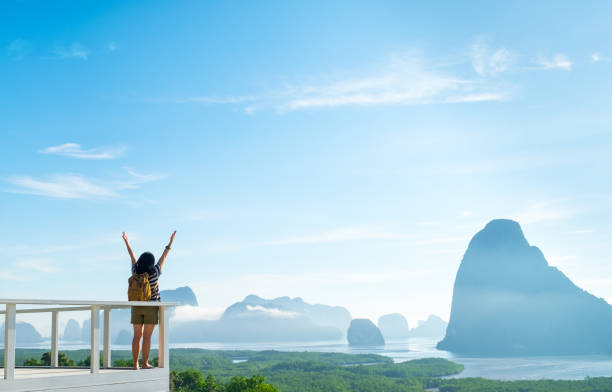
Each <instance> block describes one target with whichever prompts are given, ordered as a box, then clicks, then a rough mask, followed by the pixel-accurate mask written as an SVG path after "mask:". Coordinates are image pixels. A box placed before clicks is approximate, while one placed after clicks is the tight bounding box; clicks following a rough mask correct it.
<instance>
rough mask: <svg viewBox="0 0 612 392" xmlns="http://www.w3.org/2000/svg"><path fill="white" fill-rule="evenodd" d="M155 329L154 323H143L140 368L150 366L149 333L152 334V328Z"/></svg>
mask: <svg viewBox="0 0 612 392" xmlns="http://www.w3.org/2000/svg"><path fill="white" fill-rule="evenodd" d="M154 329H155V324H145V325H144V333H143V335H142V368H143V369H148V368H150V367H151V365H149V352H150V351H151V335H153V330H154Z"/></svg>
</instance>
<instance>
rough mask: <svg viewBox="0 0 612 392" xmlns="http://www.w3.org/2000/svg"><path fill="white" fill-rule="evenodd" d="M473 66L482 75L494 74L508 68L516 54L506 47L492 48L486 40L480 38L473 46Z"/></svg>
mask: <svg viewBox="0 0 612 392" xmlns="http://www.w3.org/2000/svg"><path fill="white" fill-rule="evenodd" d="M471 58H472V67H473V68H474V71H476V73H477V74H478V75H480V76H487V75H494V74H497V73H500V72H503V71H506V70H508V68H510V66H511V65H512V63H513V61H514V56H513V55H512V53H510V51H509V50H508V49H506V48H500V49H497V50H493V49H490V48H489V46H488V45H487V43H486V42H485V41H484V40H479V41H478V42H477V43H475V44H474V45H472V48H471Z"/></svg>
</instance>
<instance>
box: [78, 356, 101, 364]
mask: <svg viewBox="0 0 612 392" xmlns="http://www.w3.org/2000/svg"><path fill="white" fill-rule="evenodd" d="M77 366H83V367H89V366H91V355H88V356H87V357H86V358H84V359H82V360H80V361H79V362H78V363H77ZM100 366H102V353H100Z"/></svg>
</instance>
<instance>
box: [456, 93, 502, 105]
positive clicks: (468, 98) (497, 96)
mask: <svg viewBox="0 0 612 392" xmlns="http://www.w3.org/2000/svg"><path fill="white" fill-rule="evenodd" d="M506 98H507V96H506V95H505V94H502V93H480V94H466V95H458V96H454V97H449V98H447V99H446V101H445V102H447V103H462V102H487V101H489V102H492V101H503V100H504V99H506Z"/></svg>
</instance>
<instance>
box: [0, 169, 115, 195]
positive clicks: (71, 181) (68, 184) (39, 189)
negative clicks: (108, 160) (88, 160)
mask: <svg viewBox="0 0 612 392" xmlns="http://www.w3.org/2000/svg"><path fill="white" fill-rule="evenodd" d="M8 182H9V183H11V184H13V185H16V186H17V187H18V188H17V189H14V190H12V192H14V193H27V194H32V195H38V196H48V197H54V198H59V199H92V198H109V197H116V196H117V193H116V192H115V191H113V190H112V189H111V188H109V187H107V186H103V185H99V184H96V183H94V182H92V181H91V180H88V179H86V178H83V177H82V176H80V175H76V174H56V175H53V176H51V177H50V178H49V179H48V180H37V179H34V178H31V177H28V176H13V177H11V178H9V179H8Z"/></svg>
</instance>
